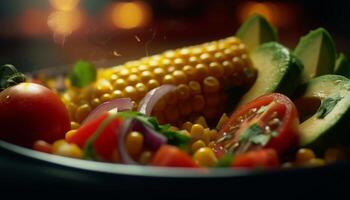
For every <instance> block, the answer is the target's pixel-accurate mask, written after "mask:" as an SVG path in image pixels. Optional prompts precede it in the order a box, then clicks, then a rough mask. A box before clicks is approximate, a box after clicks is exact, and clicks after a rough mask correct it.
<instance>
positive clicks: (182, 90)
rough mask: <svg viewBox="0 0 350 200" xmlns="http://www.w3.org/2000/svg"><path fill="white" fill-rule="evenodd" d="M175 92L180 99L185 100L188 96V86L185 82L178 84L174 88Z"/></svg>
mask: <svg viewBox="0 0 350 200" xmlns="http://www.w3.org/2000/svg"><path fill="white" fill-rule="evenodd" d="M176 92H177V94H178V97H179V99H180V100H185V99H188V98H189V97H190V92H191V91H190V88H189V87H188V86H187V85H185V84H180V85H178V86H177V88H176Z"/></svg>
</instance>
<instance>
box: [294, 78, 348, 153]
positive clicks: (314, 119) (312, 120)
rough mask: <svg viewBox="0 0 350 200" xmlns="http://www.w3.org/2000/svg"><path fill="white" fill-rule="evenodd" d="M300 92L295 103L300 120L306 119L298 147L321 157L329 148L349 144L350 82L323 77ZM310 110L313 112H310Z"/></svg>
mask: <svg viewBox="0 0 350 200" xmlns="http://www.w3.org/2000/svg"><path fill="white" fill-rule="evenodd" d="M298 92H299V94H300V95H299V96H300V97H299V98H297V99H296V100H295V101H294V102H295V104H296V106H297V108H298V112H299V114H300V116H301V119H302V118H306V119H302V120H301V123H300V125H299V130H300V132H299V135H300V137H299V138H300V139H299V144H300V145H301V146H303V147H310V148H312V149H314V150H315V151H316V152H318V153H323V152H324V151H325V149H326V148H327V147H330V146H335V145H340V144H349V142H350V140H349V139H350V137H349V136H350V132H349V130H350V129H349V128H350V123H349V122H350V121H349V120H350V80H349V79H347V78H345V77H344V76H340V75H323V76H320V77H317V78H314V79H311V80H310V81H309V82H307V83H305V84H304V85H303V86H301V89H300V90H299V91H298ZM310 102H311V103H310ZM310 108H314V109H313V112H308V111H310ZM311 111H312V109H311Z"/></svg>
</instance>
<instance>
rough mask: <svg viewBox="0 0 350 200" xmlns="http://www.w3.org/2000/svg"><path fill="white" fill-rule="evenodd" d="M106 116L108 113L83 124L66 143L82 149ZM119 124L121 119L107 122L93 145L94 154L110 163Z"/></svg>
mask: <svg viewBox="0 0 350 200" xmlns="http://www.w3.org/2000/svg"><path fill="white" fill-rule="evenodd" d="M108 116H109V113H105V114H102V115H101V116H99V117H98V118H96V119H95V120H91V121H90V122H89V123H87V124H84V125H83V126H81V127H80V128H79V129H78V130H77V132H76V133H75V134H74V135H72V136H71V137H69V138H67V142H69V143H75V144H77V145H78V146H79V147H80V148H84V146H85V143H86V141H87V140H88V139H89V138H90V137H91V136H92V134H94V133H95V132H96V131H97V129H98V128H99V127H100V126H101V124H102V123H103V122H104V121H105V120H106V119H107V118H108ZM121 123H122V119H121V118H115V119H114V120H112V121H111V122H109V123H108V125H107V126H106V127H105V128H104V130H103V131H102V133H101V134H100V135H99V137H98V138H97V139H96V141H95V142H94V144H93V147H94V149H95V151H96V153H97V154H98V156H100V157H101V158H102V159H103V160H107V161H110V160H112V159H113V153H114V150H115V149H116V144H117V135H118V129H119V127H120V125H121Z"/></svg>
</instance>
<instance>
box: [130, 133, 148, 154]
mask: <svg viewBox="0 0 350 200" xmlns="http://www.w3.org/2000/svg"><path fill="white" fill-rule="evenodd" d="M143 140H144V138H143V135H142V134H141V133H140V132H138V131H133V132H130V133H129V134H128V135H127V137H126V149H127V151H128V153H129V154H130V156H132V157H136V156H137V155H139V154H140V153H141V150H142V147H143Z"/></svg>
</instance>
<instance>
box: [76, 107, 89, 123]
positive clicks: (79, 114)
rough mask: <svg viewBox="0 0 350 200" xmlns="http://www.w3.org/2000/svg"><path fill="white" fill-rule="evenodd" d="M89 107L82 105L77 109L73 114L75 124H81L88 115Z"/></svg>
mask: <svg viewBox="0 0 350 200" xmlns="http://www.w3.org/2000/svg"><path fill="white" fill-rule="evenodd" d="M90 111H91V107H90V106H89V104H83V105H81V106H79V107H78V108H77V111H76V112H75V119H76V121H77V122H81V121H83V120H84V119H85V117H87V115H88V114H89V113H90Z"/></svg>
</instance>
